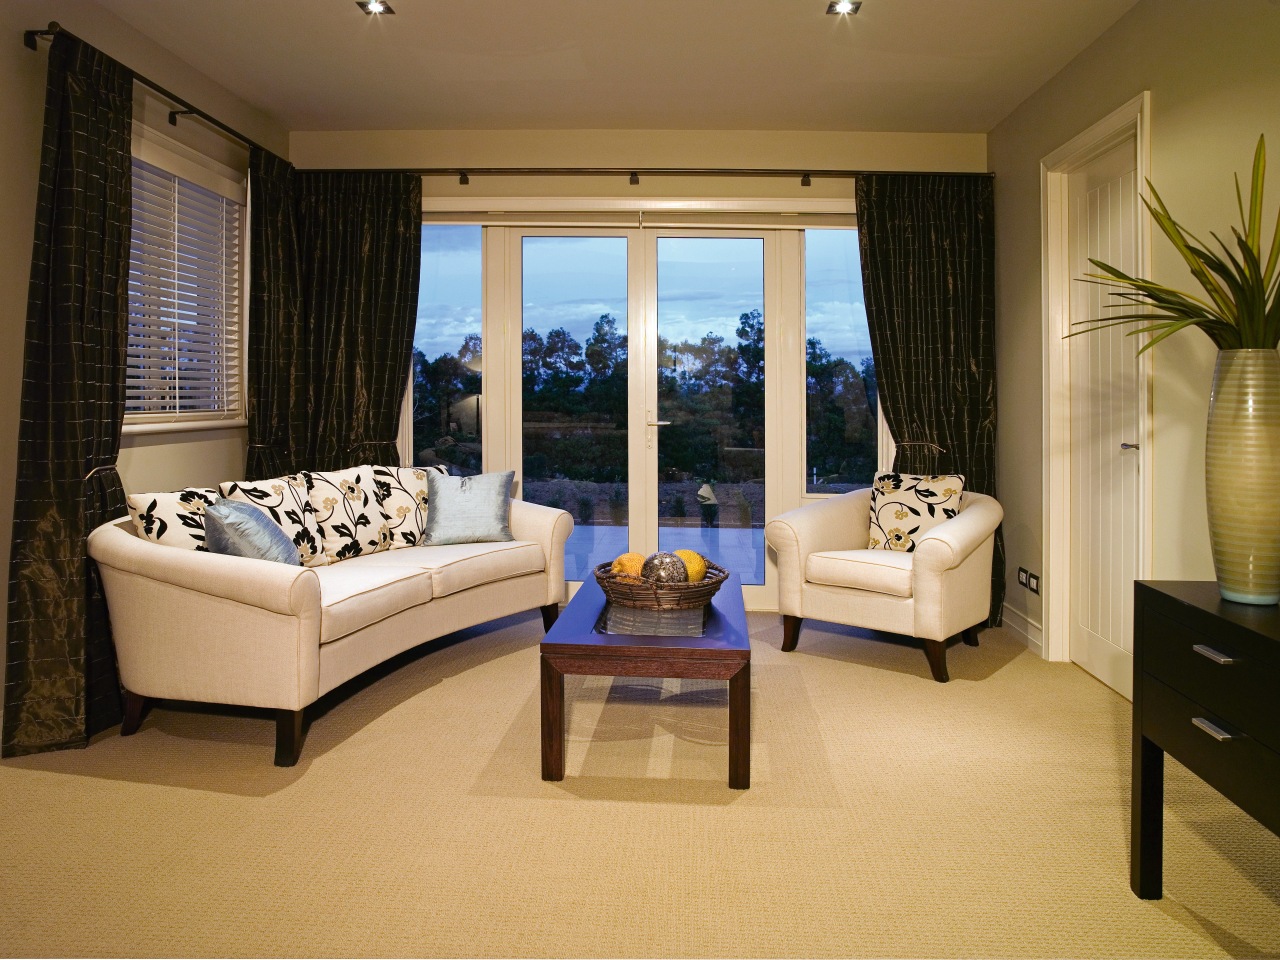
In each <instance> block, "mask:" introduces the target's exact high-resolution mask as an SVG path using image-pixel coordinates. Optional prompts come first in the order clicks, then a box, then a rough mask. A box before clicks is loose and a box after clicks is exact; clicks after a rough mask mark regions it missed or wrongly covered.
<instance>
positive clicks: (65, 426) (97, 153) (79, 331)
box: [0, 33, 133, 757]
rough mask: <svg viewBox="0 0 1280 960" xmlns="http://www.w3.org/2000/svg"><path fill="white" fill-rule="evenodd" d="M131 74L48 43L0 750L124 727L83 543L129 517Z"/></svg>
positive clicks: (52, 745)
mask: <svg viewBox="0 0 1280 960" xmlns="http://www.w3.org/2000/svg"><path fill="white" fill-rule="evenodd" d="M132 114H133V74H132V73H131V72H130V71H129V70H128V69H126V68H125V67H123V66H121V65H120V64H118V63H116V62H115V61H114V60H112V59H110V58H109V57H107V56H105V55H104V54H102V53H101V52H100V51H98V50H95V49H94V48H93V47H90V46H88V45H87V44H84V43H82V42H81V41H79V40H76V39H74V38H72V37H69V36H68V35H67V34H65V33H58V34H56V35H55V36H54V38H53V43H52V45H51V47H50V50H49V72H48V85H47V88H46V98H45V123H44V135H43V141H42V144H41V154H40V180H39V190H38V194H37V201H36V225H35V242H34V245H33V252H32V259H31V284H30V289H29V293H28V300H27V328H26V343H25V355H24V363H23V383H22V406H21V422H20V425H19V430H18V470H17V484H16V490H15V496H14V517H13V544H12V553H11V555H10V564H9V609H8V615H9V622H8V636H7V642H6V673H5V687H4V740H3V744H0V748H2V749H0V753H3V755H4V756H6V757H10V756H20V755H23V754H29V753H36V752H40V751H44V750H55V749H60V748H66V747H82V746H84V745H85V744H86V743H87V742H88V739H89V737H91V736H92V735H93V734H95V733H97V732H99V731H101V730H104V729H106V728H108V727H110V726H112V725H114V724H116V723H119V722H120V716H121V714H120V688H119V681H118V679H117V674H116V668H115V655H114V652H113V649H112V646H111V634H110V626H109V621H108V619H107V612H106V604H105V601H104V599H103V595H102V590H101V585H100V583H99V582H98V578H97V573H96V570H95V569H94V567H93V565H92V563H91V561H90V560H89V559H88V556H87V554H86V552H85V538H86V537H87V535H88V534H89V532H90V531H91V530H93V528H94V527H96V526H98V525H99V524H101V523H103V522H105V521H107V520H109V519H111V518H113V517H118V516H120V515H122V514H123V513H124V512H125V503H124V490H123V489H122V487H121V485H120V477H119V475H118V474H117V473H116V456H117V453H118V452H119V448H120V428H121V425H122V424H123V422H124V399H125V386H124V385H125V356H126V347H127V343H128V281H129V268H128V263H129V238H130V228H131V159H130V142H131V136H132Z"/></svg>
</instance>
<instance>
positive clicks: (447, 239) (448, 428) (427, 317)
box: [411, 224, 483, 476]
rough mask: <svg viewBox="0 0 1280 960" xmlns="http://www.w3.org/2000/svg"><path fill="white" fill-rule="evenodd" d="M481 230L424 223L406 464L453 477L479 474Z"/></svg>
mask: <svg viewBox="0 0 1280 960" xmlns="http://www.w3.org/2000/svg"><path fill="white" fill-rule="evenodd" d="M481 230H482V228H481V227H480V226H473V225H445V224H425V225H424V226H423V228H422V278H421V281H420V282H419V288H418V319H417V326H416V328H415V330H414V335H413V377H412V395H411V403H412V422H413V438H412V442H413V457H412V463H413V465H414V466H419V467H425V466H432V465H437V466H445V467H448V469H449V472H450V473H452V474H454V475H455V476H471V475H474V474H477V473H479V472H480V471H481V469H482V464H483V458H482V455H481V453H482V451H481V432H482V431H481V426H482V416H481V413H482V411H481V401H482V398H481V370H480V364H481V359H482V357H483V349H482V340H481V323H480V321H481V302H482V297H483V270H482V265H481V244H480V238H481Z"/></svg>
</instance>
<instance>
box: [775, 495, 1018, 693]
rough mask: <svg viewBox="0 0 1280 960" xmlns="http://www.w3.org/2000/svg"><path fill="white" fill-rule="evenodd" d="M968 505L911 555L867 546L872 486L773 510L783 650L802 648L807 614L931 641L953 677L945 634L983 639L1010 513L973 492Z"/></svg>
mask: <svg viewBox="0 0 1280 960" xmlns="http://www.w3.org/2000/svg"><path fill="white" fill-rule="evenodd" d="M961 503H962V504H963V506H962V508H961V510H960V513H959V514H958V515H956V516H955V517H952V518H951V519H950V520H947V521H944V522H943V523H940V524H938V526H936V527H934V528H933V529H932V530H930V531H929V532H928V533H927V534H925V535H924V536H923V537H921V538H920V539H919V540H918V541H917V543H916V549H915V551H914V552H913V553H900V552H896V551H891V550H868V549H866V547H867V542H868V539H869V536H870V527H871V521H870V515H871V489H870V488H867V489H865V490H855V491H853V492H852V493H846V494H842V495H841V496H838V497H830V498H828V499H825V500H822V501H819V502H817V503H812V504H808V505H806V506H803V507H799V508H798V509H795V510H790V511H788V512H787V513H783V514H780V515H779V516H777V517H774V518H773V519H772V520H770V521H769V523H768V524H767V525H766V526H765V538H766V539H767V540H768V541H769V546H771V547H773V549H774V550H775V551H776V552H777V559H778V609H779V611H780V612H781V613H782V627H783V629H782V635H783V639H782V649H783V650H794V649H795V648H796V642H797V641H798V640H799V639H800V625H801V623H802V622H803V620H804V618H805V617H809V618H812V619H816V620H826V621H828V622H832V623H844V624H848V625H850V626H855V627H865V628H867V629H871V630H884V631H887V632H889V633H897V634H902V635H904V636H909V637H918V638H920V639H921V640H923V641H924V650H925V654H926V656H927V657H928V658H929V668H930V670H931V671H932V673H933V678H934V679H935V680H937V681H938V682H940V683H946V682H947V680H948V679H950V678H949V677H948V675H947V640H948V639H949V638H951V637H953V636H955V635H956V634H961V635H962V636H963V640H964V642H965V643H967V644H969V645H970V646H977V645H978V631H977V625H978V624H980V623H982V622H983V621H985V620H986V619H987V617H988V615H989V613H990V605H991V554H992V550H993V548H994V545H995V531H996V528H997V527H998V526H999V525H1000V521H1001V520H1002V519H1003V518H1004V511H1003V510H1002V509H1001V507H1000V504H999V503H997V502H996V500H995V499H994V498H992V497H988V496H984V495H983V494H980V493H971V492H966V493H965V494H964V495H963V497H962V500H961Z"/></svg>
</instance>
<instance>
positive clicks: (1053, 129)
mask: <svg viewBox="0 0 1280 960" xmlns="http://www.w3.org/2000/svg"><path fill="white" fill-rule="evenodd" d="M1277 50H1280V6H1277V5H1276V4H1275V3H1274V2H1270V0H1215V2H1213V3H1205V2H1203V0H1142V2H1140V3H1139V4H1138V5H1137V6H1136V7H1134V9H1133V10H1131V11H1130V12H1129V13H1128V14H1127V15H1126V16H1125V17H1123V18H1122V19H1121V20H1120V21H1119V22H1117V23H1116V25H1115V26H1113V27H1112V28H1111V29H1110V30H1108V31H1107V32H1106V33H1105V34H1103V35H1102V37H1100V38H1099V39H1098V40H1097V41H1096V42H1095V43H1094V44H1092V45H1091V46H1090V47H1089V48H1088V49H1087V50H1086V51H1085V52H1084V53H1082V54H1081V55H1080V56H1079V57H1077V58H1076V59H1075V60H1074V61H1072V63H1070V64H1069V65H1068V66H1067V67H1066V68H1065V69H1064V70H1062V71H1061V72H1060V73H1059V74H1058V75H1057V76H1055V77H1054V78H1053V79H1052V80H1050V81H1049V83H1047V84H1045V86H1044V87H1042V88H1041V89H1040V90H1039V91H1038V92H1036V93H1035V94H1034V95H1033V96H1032V97H1030V98H1029V99H1028V100H1027V101H1026V102H1024V103H1023V104H1022V105H1021V106H1019V107H1018V108H1017V109H1016V110H1015V111H1014V112H1013V113H1012V114H1010V116H1009V117H1007V118H1006V119H1005V120H1003V121H1002V122H1001V123H1000V124H999V125H998V126H997V127H996V128H995V129H994V130H993V131H992V132H991V134H990V137H989V161H990V165H991V169H992V170H993V171H995V174H996V229H997V238H998V239H997V257H998V261H997V269H996V276H997V282H998V286H999V291H998V310H999V318H998V322H997V328H996V329H997V356H998V359H999V414H1000V435H999V449H1000V470H999V489H1000V498H1001V500H1002V502H1003V504H1004V507H1005V518H1006V519H1005V534H1006V538H1007V541H1006V542H1007V550H1008V561H1009V570H1010V571H1011V573H1010V577H1009V593H1008V595H1009V605H1010V606H1012V607H1014V608H1016V609H1017V610H1019V611H1021V612H1022V613H1023V614H1025V615H1026V616H1027V617H1028V618H1029V619H1031V620H1032V621H1033V622H1035V623H1037V624H1038V623H1042V622H1043V621H1042V611H1041V608H1040V598H1039V597H1036V596H1034V595H1032V594H1030V593H1028V592H1027V591H1026V590H1023V589H1021V588H1020V587H1018V585H1017V582H1016V579H1015V576H1014V572H1016V570H1017V568H1018V567H1019V566H1025V567H1029V568H1030V569H1032V570H1035V571H1041V572H1043V557H1044V552H1045V544H1044V537H1043V523H1044V504H1043V497H1042V487H1043V480H1044V478H1043V470H1042V441H1043V436H1042V423H1041V416H1042V412H1043V411H1042V400H1041V397H1042V393H1041V391H1042V374H1041V369H1042V368H1041V358H1042V356H1043V352H1044V343H1043V334H1042V329H1041V322H1042V321H1041V300H1040V297H1041V289H1040V167H1039V165H1040V161H1041V159H1042V158H1044V157H1045V156H1046V155H1048V154H1049V153H1051V152H1052V151H1054V150H1055V149H1057V148H1058V147H1060V146H1062V145H1063V144H1065V143H1066V142H1067V141H1068V140H1070V139H1071V138H1072V137H1074V136H1075V135H1077V134H1079V133H1081V132H1082V131H1084V130H1085V129H1087V128H1088V127H1089V126H1091V125H1092V124H1093V123H1095V122H1096V121H1098V120H1100V119H1102V118H1103V117H1104V116H1106V115H1107V114H1108V113H1110V112H1111V111H1112V110H1114V109H1116V108H1117V107H1119V106H1120V105H1121V104H1123V103H1124V102H1126V101H1127V100H1129V99H1130V98H1132V97H1134V96H1136V95H1137V94H1139V93H1140V92H1142V91H1143V90H1150V91H1151V103H1152V121H1151V179H1152V182H1153V183H1155V185H1156V187H1157V189H1158V190H1159V191H1160V194H1161V196H1162V197H1163V198H1164V200H1165V202H1166V203H1167V204H1168V206H1169V207H1170V209H1171V211H1172V212H1173V214H1174V216H1175V217H1176V218H1177V219H1178V220H1179V221H1181V222H1182V223H1184V224H1186V225H1187V226H1188V227H1189V228H1190V229H1191V230H1192V231H1193V232H1195V233H1197V234H1200V235H1201V236H1206V235H1207V234H1208V233H1209V232H1210V231H1211V230H1212V231H1217V232H1218V233H1220V234H1223V233H1226V232H1228V230H1229V228H1230V226H1231V225H1232V224H1233V223H1234V222H1236V220H1237V217H1238V215H1237V213H1236V202H1235V193H1234V187H1233V185H1232V180H1231V176H1232V173H1233V172H1235V171H1239V172H1241V173H1242V175H1244V176H1245V177H1246V179H1247V176H1248V170H1249V165H1250V162H1251V160H1252V156H1253V148H1254V144H1255V143H1256V141H1257V139H1258V135H1259V134H1260V133H1261V134H1266V135H1267V137H1268V139H1269V141H1270V144H1271V149H1272V156H1273V158H1275V157H1280V110H1278V109H1277V105H1278V104H1280V70H1277V68H1276V66H1275V64H1276V55H1277V54H1276V51H1277ZM1276 166H1277V163H1276V160H1275V159H1273V161H1272V169H1273V171H1274V170H1275V169H1276ZM1271 182H1272V188H1271V190H1272V193H1271V201H1270V204H1269V207H1270V211H1271V212H1270V218H1271V219H1270V222H1271V223H1274V217H1275V209H1276V207H1275V204H1276V199H1277V195H1280V178H1277V176H1276V175H1275V173H1274V172H1273V174H1272V177H1271ZM1246 189H1247V184H1246ZM1152 272H1153V275H1154V277H1155V279H1157V280H1160V281H1162V282H1165V283H1170V284H1176V285H1178V286H1181V287H1183V288H1184V289H1186V288H1188V287H1189V286H1190V285H1192V283H1193V281H1192V280H1191V279H1190V277H1189V275H1188V274H1187V273H1186V271H1185V268H1184V267H1183V266H1182V264H1181V260H1180V259H1179V258H1178V256H1177V254H1176V253H1175V252H1174V251H1173V249H1172V247H1171V246H1170V245H1169V244H1168V243H1167V241H1165V240H1164V239H1163V238H1162V237H1160V236H1156V237H1153V240H1152ZM1153 352H1154V354H1155V357H1154V362H1153V369H1154V410H1153V428H1154V443H1153V451H1152V453H1153V460H1152V463H1153V467H1154V470H1153V480H1154V488H1155V503H1154V516H1155V529H1154V532H1153V536H1154V551H1153V554H1154V555H1153V563H1152V569H1151V576H1152V577H1154V578H1162V579H1212V577H1213V564H1212V560H1211V558H1210V555H1209V545H1208V528H1207V523H1206V519H1205V506H1204V475H1203V464H1204V426H1205V419H1206V416H1207V413H1208V394H1209V383H1210V379H1211V377H1212V373H1213V361H1214V357H1215V352H1214V349H1213V346H1212V344H1211V343H1210V342H1209V340H1208V339H1207V338H1206V337H1204V336H1203V335H1202V334H1200V333H1198V332H1195V331H1186V332H1184V333H1182V334H1179V335H1178V336H1177V337H1174V338H1172V339H1171V340H1169V341H1166V342H1165V343H1164V344H1161V345H1160V346H1158V347H1157V348H1155V350H1154V351H1153Z"/></svg>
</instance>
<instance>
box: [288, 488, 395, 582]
mask: <svg viewBox="0 0 1280 960" xmlns="http://www.w3.org/2000/svg"><path fill="white" fill-rule="evenodd" d="M306 478H307V486H308V488H309V490H310V491H311V505H312V506H313V507H315V511H316V529H317V531H318V532H319V534H320V548H321V549H322V550H323V551H324V553H325V556H327V557H328V558H329V562H330V563H334V562H336V561H338V560H346V559H348V558H350V557H358V556H361V555H362V554H366V553H377V552H379V551H381V550H386V549H387V548H388V547H389V546H391V531H390V530H389V529H388V527H387V520H386V517H384V516H383V515H382V506H381V504H380V503H379V500H378V495H377V486H376V484H375V483H374V481H373V467H371V466H369V465H368V464H362V465H360V466H358V467H351V468H349V469H347V470H330V471H325V472H320V473H307V474H306Z"/></svg>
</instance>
